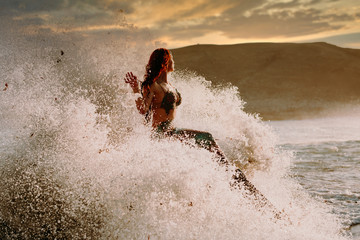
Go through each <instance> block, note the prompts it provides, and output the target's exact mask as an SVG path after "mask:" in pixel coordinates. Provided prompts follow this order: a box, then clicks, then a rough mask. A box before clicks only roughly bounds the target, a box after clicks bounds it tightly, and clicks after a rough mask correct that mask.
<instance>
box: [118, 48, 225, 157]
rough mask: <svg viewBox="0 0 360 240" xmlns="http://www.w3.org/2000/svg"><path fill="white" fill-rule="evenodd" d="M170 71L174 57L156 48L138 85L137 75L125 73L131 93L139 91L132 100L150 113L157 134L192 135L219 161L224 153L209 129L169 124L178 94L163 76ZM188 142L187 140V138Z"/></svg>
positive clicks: (143, 110) (176, 136)
mask: <svg viewBox="0 0 360 240" xmlns="http://www.w3.org/2000/svg"><path fill="white" fill-rule="evenodd" d="M172 71H174V61H173V58H172V55H171V53H170V51H169V50H167V49H164V48H159V49H156V50H155V51H154V52H153V53H152V54H151V56H150V59H149V62H148V64H147V65H146V73H145V76H144V82H142V84H141V89H140V88H139V83H138V80H137V77H136V76H134V75H133V73H131V72H129V73H127V74H126V77H125V79H124V80H125V82H126V83H129V84H130V86H131V88H132V90H133V92H134V93H140V92H141V94H142V97H139V98H138V99H137V100H136V107H137V109H138V110H139V112H140V113H141V114H143V115H146V116H147V117H149V114H150V115H151V116H150V117H152V127H153V129H154V130H155V131H156V132H157V133H158V134H160V135H164V136H172V137H175V138H178V139H180V140H182V141H183V140H187V139H195V143H196V144H197V145H198V146H201V147H204V148H206V149H208V150H209V151H211V152H215V153H216V155H217V156H218V158H219V160H220V161H225V155H224V154H223V153H222V151H221V150H220V148H219V146H218V145H217V144H216V142H215V140H214V138H213V137H212V135H211V134H210V133H207V132H201V131H195V130H189V129H179V128H174V127H173V126H172V121H173V120H174V118H175V115H176V107H177V106H178V105H180V104H181V95H180V93H179V92H178V91H177V89H176V88H174V87H173V86H172V85H171V84H170V83H169V82H168V79H167V74H168V73H169V72H172ZM187 143H188V144H190V142H187Z"/></svg>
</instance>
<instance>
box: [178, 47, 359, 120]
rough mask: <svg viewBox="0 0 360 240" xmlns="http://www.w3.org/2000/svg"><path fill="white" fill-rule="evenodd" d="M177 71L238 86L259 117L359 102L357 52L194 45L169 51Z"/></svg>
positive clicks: (312, 111)
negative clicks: (188, 72)
mask: <svg viewBox="0 0 360 240" xmlns="http://www.w3.org/2000/svg"><path fill="white" fill-rule="evenodd" d="M171 51H172V53H173V55H174V60H175V68H176V69H177V70H185V69H188V70H191V71H195V72H197V73H198V74H200V75H201V76H204V77H205V78H206V79H208V80H210V81H212V82H213V83H214V84H226V83H227V82H230V83H231V84H233V85H235V86H237V87H238V88H239V91H240V95H241V97H242V98H243V99H244V100H245V101H246V102H247V105H246V109H245V110H246V111H248V112H252V113H259V114H260V116H262V117H263V118H264V119H270V120H275V119H297V118H303V117H308V116H316V115H319V116H320V114H321V113H322V112H324V111H327V110H329V109H330V110H331V109H334V108H337V107H340V106H342V105H344V104H350V103H351V104H354V103H355V104H357V103H359V102H360V49H347V48H340V47H337V46H334V45H330V44H327V43H323V42H318V43H247V44H236V45H194V46H188V47H183V48H178V49H173V50H171Z"/></svg>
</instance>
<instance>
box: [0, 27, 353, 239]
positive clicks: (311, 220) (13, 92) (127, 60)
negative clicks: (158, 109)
mask: <svg viewBox="0 0 360 240" xmlns="http://www.w3.org/2000/svg"><path fill="white" fill-rule="evenodd" d="M128 34H131V33H128ZM58 38H59V39H56V38H51V40H46V41H45V42H39V41H38V40H39V39H42V36H35V37H33V38H31V37H29V39H28V42H25V41H21V40H19V42H18V43H17V42H13V41H11V42H10V41H8V40H9V39H10V40H11V39H12V38H4V40H3V42H2V43H1V46H8V48H6V49H10V50H9V51H6V52H5V53H3V54H2V55H1V65H2V66H3V67H2V72H1V77H2V79H3V80H2V82H1V84H2V85H4V84H5V82H6V83H7V84H8V88H7V89H6V90H5V91H2V92H1V95H0V104H1V118H0V126H1V159H0V163H1V164H0V173H1V176H2V181H1V183H0V188H1V190H2V191H1V193H0V196H1V197H0V220H1V225H0V227H1V231H2V233H1V234H2V235H0V236H5V237H6V236H10V238H46V237H48V238H70V237H71V238H74V239H84V238H93V239H239V238H241V239H270V238H271V239H346V237H345V236H342V235H341V224H340V222H339V219H338V218H337V216H335V215H333V214H331V209H330V208H329V206H327V205H325V204H324V203H322V202H321V201H318V200H316V199H313V198H312V197H310V196H309V195H308V194H307V193H306V192H305V191H304V190H303V189H302V188H301V186H300V185H299V184H298V183H297V182H296V180H295V179H291V178H290V177H289V176H288V175H287V174H288V170H289V166H290V164H291V156H290V155H289V154H287V153H286V152H281V151H280V150H278V149H277V148H276V141H277V140H276V136H275V135H274V134H273V133H272V131H271V129H270V128H269V127H268V126H267V125H266V124H264V123H263V122H261V120H259V119H257V118H256V117H255V116H252V115H248V114H247V113H245V112H244V111H243V105H244V103H243V102H242V101H241V99H240V96H239V95H238V91H237V89H236V88H234V87H223V88H214V87H212V86H211V84H210V83H209V82H208V81H206V80H205V79H204V78H202V77H200V76H196V75H195V74H191V73H174V74H172V75H171V76H170V81H171V82H172V83H173V85H175V86H176V87H177V88H178V90H179V91H180V92H181V93H182V96H183V103H182V105H181V106H180V107H179V109H178V110H179V111H178V116H177V119H176V121H175V122H174V124H175V125H176V126H177V127H182V128H191V129H197V130H203V131H208V132H211V133H212V134H213V136H214V137H215V138H216V139H217V141H218V142H219V145H220V147H222V148H223V150H224V152H225V154H226V155H227V156H228V157H229V159H230V160H231V161H234V162H235V163H236V164H237V165H238V166H241V167H242V169H243V170H244V172H245V173H246V174H247V175H248V177H249V179H250V180H251V181H253V183H254V184H255V185H256V186H257V188H258V189H259V190H260V191H261V192H263V193H264V194H265V195H266V196H267V197H268V199H269V200H270V201H271V202H272V203H273V204H274V205H275V206H276V207H277V208H278V209H279V210H284V212H285V213H286V214H287V215H288V216H289V218H290V219H291V222H292V223H291V224H289V223H288V222H286V221H275V220H274V219H273V217H272V216H271V215H269V214H268V213H261V212H259V211H258V210H257V209H255V207H254V206H253V205H252V202H251V201H250V200H249V199H248V198H247V196H246V194H245V192H243V191H240V190H239V191H237V190H231V188H230V187H229V181H230V179H231V176H232V174H231V171H228V172H227V171H225V169H224V167H222V166H219V165H218V164H217V163H216V162H215V161H214V160H213V156H212V154H210V153H209V152H207V151H206V150H204V149H197V148H191V147H189V146H186V145H184V144H182V143H181V142H178V141H172V140H169V139H156V138H152V137H151V130H150V126H148V125H146V124H144V120H143V118H142V116H141V115H140V114H138V112H137V111H136V108H135V106H134V99H135V97H134V96H133V95H132V94H131V92H130V89H129V87H128V86H126V85H125V84H124V83H123V81H122V78H123V76H124V74H125V73H126V72H127V71H134V73H135V74H137V75H138V76H139V77H141V75H142V74H143V69H144V65H145V63H146V59H147V58H148V56H149V54H150V53H151V51H152V49H153V48H154V46H145V47H144V46H143V47H139V46H137V45H136V44H135V45H132V46H131V47H129V46H128V44H126V40H124V39H125V37H124V39H122V40H119V41H117V42H114V41H113V39H108V38H107V36H106V35H103V36H102V37H101V38H100V39H101V41H100V42H99V41H97V39H95V38H94V39H91V38H90V39H89V38H88V39H86V40H84V39H82V38H76V37H75V36H68V35H67V36H65V37H61V36H58ZM6 39H8V40H6ZM60 50H62V51H63V52H64V54H63V55H61V51H60ZM10 54H14V55H13V60H12V61H10V62H7V61H6V59H7V57H8V56H9V55H10ZM175 62H176V59H175Z"/></svg>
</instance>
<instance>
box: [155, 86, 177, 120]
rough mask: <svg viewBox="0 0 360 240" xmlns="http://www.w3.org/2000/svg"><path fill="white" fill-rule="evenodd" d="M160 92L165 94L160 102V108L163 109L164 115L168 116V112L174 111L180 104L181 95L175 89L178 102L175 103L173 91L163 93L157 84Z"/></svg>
mask: <svg viewBox="0 0 360 240" xmlns="http://www.w3.org/2000/svg"><path fill="white" fill-rule="evenodd" d="M159 85H160V87H161V88H162V90H163V91H164V92H165V95H164V98H163V100H162V102H161V105H160V108H163V109H165V112H166V114H168V115H169V113H170V110H172V109H175V107H176V106H179V105H180V104H181V95H180V93H179V92H178V90H177V89H175V92H176V94H177V95H178V100H177V101H176V96H175V93H174V92H173V91H169V90H168V91H165V89H164V87H163V86H161V84H159Z"/></svg>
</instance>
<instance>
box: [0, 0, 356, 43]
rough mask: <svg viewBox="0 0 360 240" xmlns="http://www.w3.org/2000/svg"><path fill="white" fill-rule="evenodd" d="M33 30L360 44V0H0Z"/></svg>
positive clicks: (6, 14)
mask: <svg viewBox="0 0 360 240" xmlns="http://www.w3.org/2000/svg"><path fill="white" fill-rule="evenodd" d="M0 20H1V22H3V24H10V23H11V22H16V24H17V25H18V26H22V28H23V29H24V31H27V32H28V33H29V34H31V33H35V32H38V31H47V32H50V33H54V34H57V33H80V34H84V35H86V34H96V33H99V32H102V31H105V32H108V33H114V34H119V37H121V33H124V32H129V31H130V32H133V33H134V34H136V35H138V36H143V38H144V39H146V40H147V41H149V42H156V43H158V44H162V45H165V46H166V47H168V48H177V47H182V46H188V45H194V44H237V43H248V42H314V41H316V42H318V41H325V42H328V43H331V44H335V45H338V46H341V47H349V48H360V0H179V1H174V0H0Z"/></svg>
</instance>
